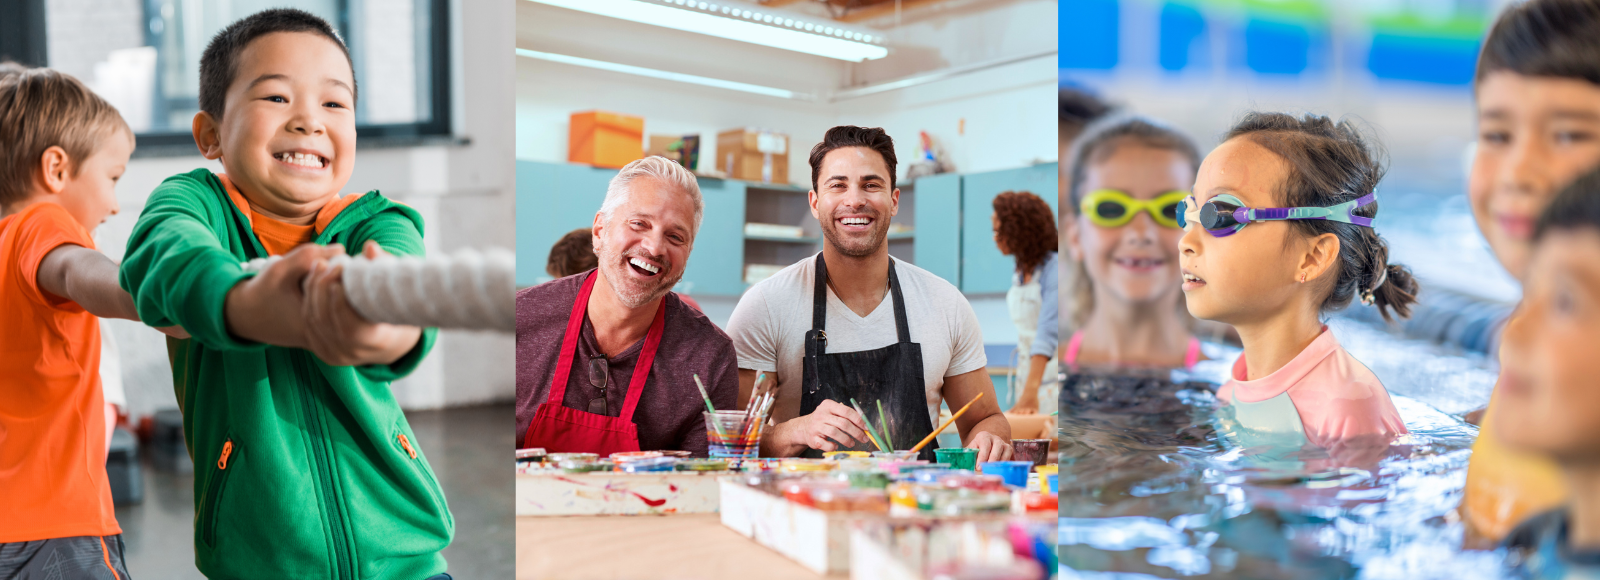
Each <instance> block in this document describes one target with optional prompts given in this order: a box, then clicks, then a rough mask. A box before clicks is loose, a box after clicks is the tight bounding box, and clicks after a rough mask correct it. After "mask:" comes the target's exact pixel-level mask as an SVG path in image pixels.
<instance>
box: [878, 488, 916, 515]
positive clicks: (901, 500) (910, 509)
mask: <svg viewBox="0 0 1600 580" xmlns="http://www.w3.org/2000/svg"><path fill="white" fill-rule="evenodd" d="M918 487H919V486H916V485H912V484H910V483H904V482H900V483H891V484H889V487H888V488H887V489H886V491H888V493H889V515H891V516H895V517H907V516H914V515H917V489H918Z"/></svg>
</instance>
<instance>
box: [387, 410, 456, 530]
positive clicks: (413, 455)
mask: <svg viewBox="0 0 1600 580" xmlns="http://www.w3.org/2000/svg"><path fill="white" fill-rule="evenodd" d="M390 442H391V443H393V444H394V447H395V448H396V449H397V450H398V451H399V452H400V453H401V455H402V456H403V457H402V459H404V460H405V461H406V462H407V463H409V464H410V465H411V469H412V470H413V472H415V473H416V474H417V475H419V476H420V478H419V480H418V484H420V485H421V486H422V487H425V488H427V490H428V497H430V498H432V499H433V501H434V504H435V506H436V507H437V508H438V509H439V510H440V511H446V512H447V511H448V510H446V509H445V503H444V490H443V489H442V488H440V487H439V480H438V479H437V478H435V477H434V475H433V470H432V469H430V468H429V467H428V460H427V459H426V458H424V457H423V456H422V454H421V453H419V452H418V450H417V442H416V440H415V439H413V438H412V437H411V436H410V435H407V434H406V432H405V431H403V430H401V429H400V428H399V426H396V427H395V430H394V436H393V437H391V438H390Z"/></svg>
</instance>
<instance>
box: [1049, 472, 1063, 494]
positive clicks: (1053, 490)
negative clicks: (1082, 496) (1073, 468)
mask: <svg viewBox="0 0 1600 580" xmlns="http://www.w3.org/2000/svg"><path fill="white" fill-rule="evenodd" d="M1057 479H1058V474H1055V473H1052V474H1050V475H1046V476H1045V480H1047V481H1049V482H1050V495H1057V494H1059V493H1061V492H1060V491H1057V490H1056V480H1057Z"/></svg>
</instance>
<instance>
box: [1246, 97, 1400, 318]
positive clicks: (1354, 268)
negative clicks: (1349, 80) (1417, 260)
mask: <svg viewBox="0 0 1600 580" xmlns="http://www.w3.org/2000/svg"><path fill="white" fill-rule="evenodd" d="M1239 137H1243V138H1246V139H1249V140H1250V141H1251V142H1253V143H1255V144H1257V145H1260V146H1262V147H1263V148H1265V149H1266V150H1268V151H1271V152H1272V153H1274V154H1276V155H1277V156H1278V157H1279V158H1281V159H1283V161H1284V162H1285V164H1287V165H1288V167H1289V175H1288V178H1287V179H1286V181H1285V183H1284V184H1283V186H1282V187H1280V188H1279V189H1278V191H1276V192H1274V195H1275V196H1276V198H1277V201H1278V202H1279V203H1282V204H1283V205H1281V206H1279V207H1328V206H1333V205H1338V204H1341V203H1344V202H1347V201H1351V200H1354V199H1357V198H1360V197H1363V196H1365V195H1367V194H1369V193H1372V192H1373V191H1375V190H1376V189H1377V187H1378V182H1379V181H1381V180H1382V179H1383V174H1384V167H1383V162H1382V160H1381V158H1382V156H1383V152H1382V150H1381V146H1380V145H1379V144H1378V143H1377V142H1376V141H1375V140H1372V139H1369V138H1367V137H1364V136H1363V135H1362V133H1361V131H1360V130H1359V129H1358V128H1357V127H1356V125H1355V123H1353V122H1351V121H1349V120H1340V121H1337V122H1336V121H1333V120H1332V119H1329V118H1327V117H1323V116H1320V115H1311V114H1307V115H1305V116H1303V117H1295V116H1293V115H1289V114H1286V113H1268V112H1251V113H1248V114H1246V115H1245V116H1244V118H1243V119H1241V120H1240V121H1239V122H1238V123H1236V124H1235V125H1234V126H1233V128H1232V129H1230V130H1229V131H1228V133H1227V134H1226V135H1224V136H1223V139H1222V140H1223V141H1229V140H1232V139H1235V138H1239ZM1354 213H1355V215H1358V216H1362V217H1369V218H1371V217H1377V214H1378V203H1377V202H1376V201H1374V202H1373V203H1369V204H1367V205H1364V206H1361V207H1359V208H1356V210H1355V212H1354ZM1288 223H1289V226H1290V228H1291V231H1293V232H1296V233H1298V234H1300V235H1303V236H1306V237H1316V236H1320V235H1322V234H1333V235H1334V236H1337V237H1338V238H1339V259H1338V260H1337V261H1336V262H1335V265H1336V266H1337V269H1336V270H1335V272H1336V277H1335V279H1334V281H1333V283H1332V284H1331V289H1330V290H1329V292H1328V296H1327V297H1326V298H1324V299H1323V300H1322V305H1321V310H1323V311H1328V310H1337V309H1340V308H1343V307H1345V306H1347V305H1349V304H1350V300H1351V299H1352V298H1355V297H1357V296H1360V297H1361V299H1362V302H1363V303H1368V302H1370V303H1371V304H1373V305H1375V306H1376V307H1377V308H1378V314H1380V315H1382V316H1383V319H1384V321H1386V322H1387V321H1392V320H1393V319H1392V318H1390V315H1389V311H1391V310H1392V311H1394V313H1395V314H1396V315H1399V316H1400V317H1401V318H1405V317H1408V316H1410V315H1411V305H1412V304H1414V303H1416V301H1417V281H1416V279H1415V278H1413V277H1412V275H1411V271H1410V270H1409V269H1407V268H1406V267H1405V266H1401V265H1399V264H1390V263H1389V244H1388V243H1386V242H1384V241H1383V238H1382V237H1380V236H1379V235H1378V232H1377V231H1376V230H1374V229H1372V228H1370V227H1362V226H1357V225H1354V224H1347V223H1344V222H1337V221H1332V220H1290V221H1289V222H1288Z"/></svg>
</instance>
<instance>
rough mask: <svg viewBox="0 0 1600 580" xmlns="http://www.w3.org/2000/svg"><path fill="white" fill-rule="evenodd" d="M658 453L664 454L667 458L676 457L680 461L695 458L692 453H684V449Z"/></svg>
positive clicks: (663, 450) (665, 450) (664, 450)
mask: <svg viewBox="0 0 1600 580" xmlns="http://www.w3.org/2000/svg"><path fill="white" fill-rule="evenodd" d="M658 453H660V454H662V455H664V456H667V457H676V458H678V459H687V458H690V457H694V453H691V452H689V451H684V450H682V449H662V450H661V451H659V452H658Z"/></svg>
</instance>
